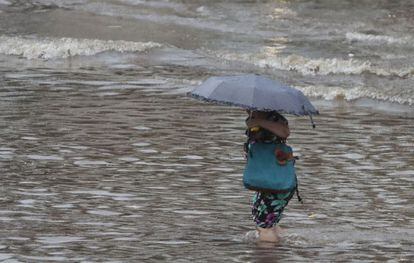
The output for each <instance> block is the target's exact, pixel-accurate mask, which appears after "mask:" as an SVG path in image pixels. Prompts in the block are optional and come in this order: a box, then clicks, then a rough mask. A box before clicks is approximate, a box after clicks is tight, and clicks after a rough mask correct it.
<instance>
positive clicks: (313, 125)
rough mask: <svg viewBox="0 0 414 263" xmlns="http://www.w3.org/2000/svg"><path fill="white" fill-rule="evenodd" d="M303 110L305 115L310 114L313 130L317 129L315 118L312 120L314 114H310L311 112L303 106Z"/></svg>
mask: <svg viewBox="0 0 414 263" xmlns="http://www.w3.org/2000/svg"><path fill="white" fill-rule="evenodd" d="M302 109H303V112H304V113H305V114H308V115H309V118H310V121H311V124H312V128H314V129H315V128H316V125H315V122H314V121H313V118H312V113H310V112H308V111H307V110H306V108H305V105H302Z"/></svg>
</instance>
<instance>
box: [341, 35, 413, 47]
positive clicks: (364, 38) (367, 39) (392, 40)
mask: <svg viewBox="0 0 414 263" xmlns="http://www.w3.org/2000/svg"><path fill="white" fill-rule="evenodd" d="M345 36H346V39H347V40H349V41H358V42H361V43H365V44H370V45H372V44H377V45H381V44H389V45H393V44H409V45H410V46H413V44H414V43H413V38H412V37H408V36H407V37H392V36H386V35H372V34H364V33H357V32H348V33H346V35H345Z"/></svg>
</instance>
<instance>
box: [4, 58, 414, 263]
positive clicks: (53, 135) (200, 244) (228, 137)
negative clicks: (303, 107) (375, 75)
mask: <svg viewBox="0 0 414 263" xmlns="http://www.w3.org/2000/svg"><path fill="white" fill-rule="evenodd" d="M125 67H126V68H123V69H114V68H99V69H96V68H93V67H92V68H74V69H72V71H70V70H59V69H58V68H55V69H52V68H47V67H45V68H39V67H34V66H33V65H32V66H31V67H23V68H21V69H20V70H18V71H10V70H8V69H7V68H5V67H3V68H2V74H3V79H2V86H3V87H2V89H1V91H0V97H1V103H0V107H1V109H0V112H1V113H0V126H1V129H0V133H1V136H0V167H1V171H2V178H1V194H0V260H3V261H5V262H36V261H37V262H49V261H51V262H59V261H65V262H82V261H84V262H91V261H94V262H103V261H106V262H118V261H148V262H157V261H168V262H189V261H198V262H217V261H224V260H225V261H229V262H248V261H254V262H274V261H275V260H277V259H283V260H290V261H309V260H310V261H319V262H320V261H331V260H334V261H341V260H342V261H350V260H351V261H352V260H355V261H387V260H389V261H400V262H409V261H412V260H413V258H414V254H413V247H414V240H413V236H414V235H413V234H414V228H413V226H414V222H413V215H414V210H413V206H412V198H413V195H412V189H413V180H414V179H413V178H414V177H413V175H414V170H413V166H414V159H413V146H414V141H413V138H414V126H413V124H412V119H410V118H406V117H400V116H398V114H385V113H382V112H379V111H371V110H369V109H361V108H357V107H354V106H352V105H350V104H341V103H332V104H331V105H327V104H326V103H323V102H318V101H316V102H315V103H316V105H317V106H318V108H319V110H320V111H321V112H322V115H320V116H318V117H316V118H315V120H316V122H317V129H315V130H312V129H311V126H310V122H309V120H308V119H307V118H298V117H292V116H288V117H289V121H290V127H291V130H292V134H291V138H290V140H289V143H290V144H291V145H292V147H293V148H294V150H295V152H296V154H297V155H299V156H300V160H299V161H298V164H297V167H298V176H299V180H300V190H301V194H302V197H303V198H304V201H305V204H304V205H301V204H299V203H298V202H297V201H296V200H295V199H293V200H292V201H291V203H290V205H289V206H288V208H287V210H286V214H285V218H284V219H282V224H281V226H282V228H284V229H285V230H286V232H285V234H284V238H283V241H282V242H281V243H280V244H277V245H269V244H267V245H266V244H257V243H256V241H255V238H254V233H253V232H251V231H252V230H253V229H254V226H253V222H252V221H251V219H250V207H249V206H250V204H249V202H250V197H251V194H252V193H251V192H249V191H247V190H245V189H244V188H243V186H242V182H241V174H242V170H243V165H244V159H243V155H242V144H243V142H244V140H245V138H244V124H243V123H244V119H245V113H244V112H243V111H242V110H240V109H237V108H229V107H224V106H216V105H210V104H205V103H201V102H198V101H194V100H192V99H189V98H186V97H185V91H187V90H188V89H189V88H191V85H193V84H194V83H196V82H197V81H199V80H200V78H204V77H205V76H207V75H209V74H210V73H209V72H206V71H199V72H197V71H194V69H193V68H186V67H177V66H166V65H164V66H150V65H147V66H142V67H132V68H128V66H125ZM154 76H155V77H154ZM176 76H180V78H179V79H178V78H176Z"/></svg>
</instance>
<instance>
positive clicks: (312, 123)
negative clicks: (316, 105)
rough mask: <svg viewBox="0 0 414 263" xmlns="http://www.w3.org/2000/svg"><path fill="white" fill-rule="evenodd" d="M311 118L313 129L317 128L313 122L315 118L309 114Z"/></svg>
mask: <svg viewBox="0 0 414 263" xmlns="http://www.w3.org/2000/svg"><path fill="white" fill-rule="evenodd" d="M309 118H310V121H311V123H312V128H314V129H315V128H316V125H315V123H314V122H313V118H312V114H309Z"/></svg>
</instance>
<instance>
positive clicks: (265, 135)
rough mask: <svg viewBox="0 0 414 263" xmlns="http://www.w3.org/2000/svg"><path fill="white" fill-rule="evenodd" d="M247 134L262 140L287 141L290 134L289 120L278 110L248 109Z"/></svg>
mask: <svg viewBox="0 0 414 263" xmlns="http://www.w3.org/2000/svg"><path fill="white" fill-rule="evenodd" d="M247 113H248V114H249V117H248V118H247V119H246V125H247V128H248V129H247V134H246V135H247V136H248V137H249V138H250V139H253V140H260V141H274V140H279V141H281V142H284V141H286V139H287V137H289V135H290V130H289V125H288V121H287V119H286V118H285V117H283V116H282V115H281V114H279V113H278V112H277V111H269V112H266V111H251V110H247Z"/></svg>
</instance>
